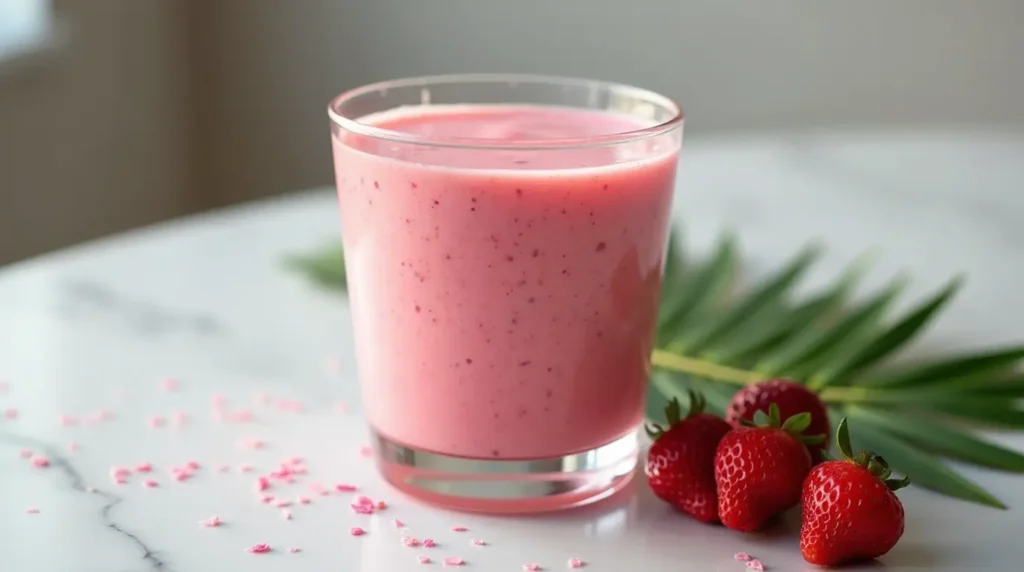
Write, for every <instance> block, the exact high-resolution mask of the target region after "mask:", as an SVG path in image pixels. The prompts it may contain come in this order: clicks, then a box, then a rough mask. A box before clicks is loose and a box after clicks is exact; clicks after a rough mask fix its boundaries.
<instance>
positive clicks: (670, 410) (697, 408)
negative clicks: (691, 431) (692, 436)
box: [644, 389, 707, 439]
mask: <svg viewBox="0 0 1024 572" xmlns="http://www.w3.org/2000/svg"><path fill="white" fill-rule="evenodd" d="M686 396H687V398H688V399H689V401H690V408H689V409H688V410H687V412H686V415H683V406H682V405H680V404H679V399H677V398H675V397H673V398H672V399H671V400H669V402H668V404H667V405H665V422H666V425H665V426H664V427H662V426H661V425H658V424H656V423H650V424H648V425H646V426H644V430H645V431H647V436H648V437H650V438H651V439H657V438H658V437H661V436H662V435H663V434H664V433H665V432H666V431H668V430H669V429H671V428H672V427H674V426H675V425H678V424H679V423H681V422H682V421H683V420H684V419H687V418H690V417H692V416H694V415H699V414H701V413H703V412H704V406H705V405H706V404H707V401H705V399H704V396H703V395H702V394H701V393H700V392H699V391H694V390H692V389H690V390H687V392H686Z"/></svg>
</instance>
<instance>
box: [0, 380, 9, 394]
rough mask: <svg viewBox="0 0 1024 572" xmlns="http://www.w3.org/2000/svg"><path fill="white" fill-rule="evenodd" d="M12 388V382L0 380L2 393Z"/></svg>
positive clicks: (0, 391)
mask: <svg viewBox="0 0 1024 572" xmlns="http://www.w3.org/2000/svg"><path fill="white" fill-rule="evenodd" d="M10 390H11V384H10V383H9V382H7V381H0V393H7V392H8V391H10Z"/></svg>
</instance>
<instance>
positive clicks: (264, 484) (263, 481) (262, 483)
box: [253, 477, 270, 491]
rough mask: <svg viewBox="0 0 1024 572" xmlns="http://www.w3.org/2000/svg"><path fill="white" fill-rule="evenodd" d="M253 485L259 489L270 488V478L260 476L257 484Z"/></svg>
mask: <svg viewBox="0 0 1024 572" xmlns="http://www.w3.org/2000/svg"><path fill="white" fill-rule="evenodd" d="M253 487H254V488H255V489H256V490H257V491H265V490H267V489H269V488H270V480H269V479H267V477H259V478H257V479H256V484H255V485H253Z"/></svg>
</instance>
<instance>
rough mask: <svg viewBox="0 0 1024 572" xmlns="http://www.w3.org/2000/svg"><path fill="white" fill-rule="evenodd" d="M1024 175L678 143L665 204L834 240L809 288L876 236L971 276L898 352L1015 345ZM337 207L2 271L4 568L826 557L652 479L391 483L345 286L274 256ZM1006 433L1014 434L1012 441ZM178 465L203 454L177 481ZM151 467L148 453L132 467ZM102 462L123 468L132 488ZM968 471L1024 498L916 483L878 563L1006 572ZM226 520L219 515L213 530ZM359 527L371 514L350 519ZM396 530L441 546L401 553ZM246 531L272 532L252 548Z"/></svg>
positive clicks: (328, 219) (883, 269)
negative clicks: (358, 367)
mask: <svg viewBox="0 0 1024 572" xmlns="http://www.w3.org/2000/svg"><path fill="white" fill-rule="evenodd" d="M1022 188H1024V134H1017V135H1014V134H1012V133H992V132H987V133H986V132H967V131H958V132H955V131H934V132H914V133H879V132H862V133H845V134H822V135H808V134H805V135H791V136H783V137H773V138H771V139H769V138H765V139H749V138H748V139H728V140H727V139H723V140H718V141H703V142H697V143H692V144H689V145H688V147H687V149H686V150H685V153H684V160H683V168H682V174H681V181H680V192H679V195H678V197H677V200H676V209H677V210H678V213H679V215H680V216H681V217H682V218H683V220H684V222H685V224H686V226H687V238H688V240H689V247H690V248H691V249H693V250H705V249H707V248H708V247H709V245H710V244H711V243H712V241H713V239H714V238H715V236H716V234H717V233H718V232H719V231H720V230H721V229H722V228H724V227H730V228H738V229H740V231H741V232H740V240H741V243H742V246H743V250H744V253H745V255H746V257H747V259H748V260H749V261H750V268H749V272H750V273H751V274H754V275H756V274H758V273H760V272H764V271H765V270H767V269H768V268H771V267H773V266H776V265H778V264H779V263H780V262H781V261H782V260H783V259H785V258H786V257H787V256H788V255H789V254H791V253H792V252H793V251H794V250H795V249H796V248H797V247H799V246H800V245H802V244H804V243H805V242H806V241H807V240H808V239H811V238H819V239H821V240H822V241H823V242H824V243H825V244H826V245H827V247H828V249H829V250H828V252H829V254H828V256H827V257H826V259H825V260H824V261H823V262H822V263H821V264H820V265H819V267H818V268H817V269H816V270H815V273H814V274H813V275H812V276H811V277H810V279H809V280H808V281H807V284H806V287H807V288H808V289H811V288H814V287H815V285H820V284H821V282H822V280H826V279H828V278H829V277H830V276H833V275H834V274H835V273H836V272H837V271H838V270H839V269H840V268H842V267H843V265H844V264H845V263H847V262H849V261H850V260H851V259H852V258H853V257H855V256H856V255H857V254H859V253H861V252H862V251H864V250H865V249H869V248H872V247H874V248H877V252H878V255H877V264H876V266H875V271H874V273H873V274H871V276H870V277H869V279H868V280H867V281H866V283H865V287H866V288H867V287H870V286H872V285H876V284H880V283H881V282H882V281H884V280H886V279H887V278H889V277H891V276H892V275H893V274H894V273H896V272H899V271H906V272H907V273H908V274H909V275H910V276H912V277H913V278H914V280H913V282H912V285H911V287H910V288H909V292H908V293H909V294H911V295H921V294H924V293H926V292H928V291H930V289H931V288H934V287H937V286H938V285H939V284H940V283H941V282H943V281H944V280H945V279H947V278H948V277H949V276H950V275H952V274H954V273H957V272H964V273H966V274H967V275H968V277H969V281H968V284H967V286H966V287H965V288H964V290H963V292H962V293H961V295H960V297H959V299H958V300H957V302H956V303H955V304H954V305H953V306H952V308H951V309H950V310H949V311H948V312H947V313H946V314H945V315H944V316H943V318H942V319H941V320H940V321H939V322H938V323H937V324H936V326H935V327H934V328H933V329H932V330H931V331H929V333H928V334H927V335H926V336H925V337H924V338H923V339H922V340H921V341H920V343H918V344H916V345H915V346H914V348H912V349H911V352H910V353H916V354H927V353H934V352H939V351H943V350H946V349H949V348H953V347H956V348H962V349H963V348H968V347H977V346H982V345H993V344H1002V343H1009V342H1020V341H1021V340H1022V339H1024V326H1022V325H1021V323H1020V322H1019V320H1020V316H1021V313H1020V309H1021V308H1024V288H1021V287H1020V283H1021V281H1022V280H1024V259H1022V258H1021V254H1020V248H1021V246H1022V245H1024V192H1021V189H1022ZM337 225H338V219H337V214H336V212H335V205H334V201H333V197H332V195H331V193H330V191H328V190H320V191H312V192H308V193H301V194H296V195H292V196H290V197H287V198H282V199H276V200H270V201H264V202H259V203H254V204H250V205H245V206H242V207H238V208H233V209H228V210H224V211H219V212H214V213H210V214H206V215H202V216H196V217H191V218H187V219H184V220H181V221H175V222H171V223H168V224H164V225H159V226H155V227H151V228H147V229H143V230H140V231H137V232H133V233H130V234H125V235H120V236H116V237H113V238H110V239H107V240H103V241H99V242H96V243H92V244H87V245H83V246H80V247H77V248H73V249H69V250H66V251H62V252H58V253H55V254H53V255H49V256H46V257H42V258H39V259H35V260H31V261H28V262H24V263H20V264H16V265H13V266H10V267H7V268H5V269H2V270H0V380H3V385H0V412H2V413H3V415H0V483H2V485H3V486H2V487H0V569H2V570H3V571H4V572H62V571H68V572H93V571H96V572H101V571H102V572H129V571H131V572H136V571H137V572H143V571H156V570H164V571H182V572H208V571H209V572H212V571H219V570H246V571H260V570H267V571H270V570H308V571H320V570H323V571H328V570H330V571H356V570H359V571H364V572H370V571H374V572H376V571H389V572H399V571H402V570H424V569H429V568H425V567H424V566H422V565H420V564H418V563H417V561H416V556H417V555H420V554H426V555H429V556H431V557H432V558H433V559H434V564H431V566H434V567H437V568H440V567H443V566H442V564H441V563H440V561H441V559H442V558H443V557H445V556H455V557H461V558H463V559H465V562H466V565H465V568H466V569H472V570H486V571H492V570H493V571H500V570H509V571H517V570H521V567H522V565H523V564H524V563H528V562H536V563H539V564H540V565H542V566H543V569H545V570H559V569H565V568H566V562H567V560H568V559H569V558H573V557H577V558H580V559H582V560H583V561H585V562H586V563H587V568H586V569H587V570H593V571H594V572H599V571H612V570H641V569H642V570H651V571H661V570H665V571H668V570H673V571H675V570H701V571H704V570H715V571H737V572H739V571H740V570H743V569H744V568H743V565H742V563H738V562H736V561H734V560H733V554H734V553H735V552H738V551H745V552H749V553H751V554H753V555H755V556H756V557H758V558H760V559H761V560H762V561H763V562H764V563H765V565H766V566H767V567H768V568H769V569H771V570H805V569H813V567H811V566H808V565H806V564H804V563H803V561H802V560H801V558H800V556H799V551H798V549H797V546H796V539H795V532H794V531H795V528H794V526H795V520H794V518H789V519H787V520H785V521H784V522H782V523H781V524H779V525H778V526H776V527H775V528H774V529H772V530H770V531H768V532H766V533H764V534H757V535H746V536H744V535H740V534H737V533H733V532H729V531H727V530H724V529H722V528H720V527H709V526H703V525H700V524H697V523H695V522H693V521H690V520H688V519H687V518H684V517H682V516H680V515H678V514H676V513H674V512H673V511H672V510H670V509H669V508H667V507H666V506H663V505H661V504H660V503H658V502H657V501H656V500H655V499H653V497H652V496H651V495H650V494H649V493H648V492H647V490H646V487H645V486H644V485H643V482H642V479H641V480H638V481H637V483H636V486H634V487H633V488H632V490H630V491H628V492H627V494H624V495H620V496H618V497H617V498H614V499H611V500H610V501H608V502H606V503H603V504H600V505H598V506H594V507H590V508H586V509H582V510H577V511H572V512H567V513H562V514H556V515H548V516H541V517H516V518H498V517H485V516H475V515H464V514H455V513H449V512H444V511H439V510H435V509H432V508H429V507H425V506H421V505H418V504H415V503H413V502H411V501H410V500H408V499H406V498H403V497H402V496H400V495H399V494H398V493H397V492H394V491H392V490H390V489H388V488H387V486H385V485H384V484H383V483H382V482H381V481H380V479H379V478H377V477H376V476H375V473H374V470H373V467H372V466H371V464H370V462H369V461H368V460H367V459H365V458H364V457H363V456H362V455H361V452H360V448H361V447H362V446H363V445H364V443H365V439H366V433H365V430H364V428H363V423H362V421H361V418H360V414H359V405H358V395H357V392H358V389H357V385H356V380H355V373H354V372H355V369H354V363H353V362H352V359H351V337H352V333H351V330H350V326H349V315H348V309H347V306H346V302H345V301H344V299H343V298H340V297H338V296H337V295H334V294H331V293H327V292H323V291H319V290H317V289H315V288H313V287H311V286H310V285H309V284H307V283H305V282H304V281H303V280H302V279H301V278H299V277H297V276H295V275H293V274H291V273H289V272H286V271H284V270H283V269H282V265H281V260H282V257H283V256H284V255H285V254H287V253H294V252H303V251H306V250H308V249H310V248H313V247H316V246H319V245H321V244H322V243H323V242H325V241H329V240H334V239H336V238H337V237H338V230H337ZM911 298H913V296H910V297H909V298H908V299H907V303H909V301H910V299H911ZM167 378H173V379H175V380H178V383H177V385H176V387H168V386H167V384H165V382H164V381H163V380H165V379H167ZM217 400H222V401H223V403H224V406H223V408H222V410H223V411H224V412H226V413H225V414H224V415H220V417H226V418H222V419H218V415H217V414H215V407H214V405H213V403H214V402H215V401H217ZM249 414H251V419H247V417H248V416H249ZM161 421H162V422H163V424H162V425H159V423H160V422H161ZM154 424H156V425H159V426H156V427H153V426H151V425H154ZM993 438H994V439H996V440H998V441H1000V442H1002V443H1006V444H1010V445H1013V446H1016V447H1018V448H1024V435H1021V434H1016V435H1013V434H1004V435H993ZM23 450H25V451H30V452H31V453H32V454H33V455H36V456H37V458H38V457H45V458H46V459H48V460H49V462H50V465H49V467H44V468H37V467H35V466H33V460H32V458H22V456H21V452H22V451H23ZM292 457H301V458H303V459H304V460H305V463H304V466H305V467H307V468H308V473H307V474H305V475H299V476H298V477H297V479H296V482H295V483H293V484H281V483H275V484H274V485H273V487H272V488H271V489H269V490H268V491H267V494H270V495H273V496H274V497H275V498H277V499H282V498H283V499H286V500H288V501H291V502H292V503H294V504H293V505H292V506H289V507H278V506H275V504H274V502H271V503H262V502H260V501H259V500H258V499H257V495H256V494H255V493H254V492H253V490H252V486H253V482H254V481H255V479H256V477H255V475H256V474H257V472H260V473H263V472H267V471H269V470H272V469H274V468H276V467H277V466H278V465H279V464H280V463H281V461H282V460H284V459H289V458H292ZM189 462H196V463H198V465H199V468H198V469H195V470H193V471H192V472H191V478H188V479H186V480H184V481H177V480H175V478H174V474H175V473H174V468H175V467H184V466H186V465H187V464H188V463H189ZM140 463H151V464H152V466H153V469H152V472H150V473H138V472H136V471H135V470H134V467H135V466H136V465H138V464H140ZM246 464H249V465H251V466H252V467H253V468H254V470H255V472H252V473H248V472H244V468H245V465H246ZM222 465H223V468H226V471H224V472H221V470H223V469H222V467H221V466H222ZM114 466H124V467H129V468H132V474H131V475H130V476H129V477H128V478H127V482H126V483H125V484H123V485H118V484H115V482H114V480H113V479H112V477H111V475H110V471H111V468H112V467H114ZM964 472H965V474H967V475H968V476H969V477H971V478H973V479H976V480H977V481H979V482H980V483H982V484H984V485H985V486H987V487H989V488H990V489H991V490H992V491H994V492H995V493H996V495H997V496H999V497H1000V498H1001V499H1002V500H1004V501H1005V502H1006V503H1007V504H1009V505H1010V506H1011V507H1012V509H1011V510H1010V511H1005V512H1000V511H994V510H991V509H985V508H980V507H977V506H974V505H970V504H966V503H962V502H958V501H954V500H950V499H945V498H942V497H939V496H936V495H934V494H931V493H928V492H926V491H922V490H919V489H916V488H911V489H908V490H906V491H903V492H901V498H902V499H903V502H904V504H905V506H906V507H907V515H908V517H907V531H906V534H905V536H904V538H903V540H902V542H901V543H900V544H899V545H898V546H897V547H896V548H895V549H894V550H893V551H892V552H891V553H890V554H889V555H888V556H887V557H885V558H884V559H883V562H884V564H881V565H879V564H876V565H874V566H873V567H871V569H886V570H908V571H909V570H926V569H927V570H940V569H941V570H994V569H1002V568H1000V567H1001V566H1009V565H1010V564H1011V563H1013V562H1015V561H1016V560H1017V559H1018V557H1017V555H1016V549H1015V545H1014V544H1013V542H1014V541H1016V540H1017V539H1018V538H1019V534H1020V532H1019V531H1020V530H1022V529H1024V480H1021V477H1018V476H1012V475H1005V474H996V473H992V472H988V471H984V470H980V469H975V468H971V467H966V468H964ZM147 480H153V481H155V483H156V486H155V487H147V486H145V481H147ZM312 483H322V484H323V485H325V486H330V487H333V486H334V485H335V484H338V483H350V484H355V485H357V486H358V487H359V488H360V492H361V493H363V494H366V495H367V496H370V497H372V498H374V499H381V500H385V501H386V502H387V503H388V505H389V507H388V508H387V509H386V510H385V511H382V512H380V513H378V514H377V515H374V516H364V515H357V514H353V513H352V511H351V510H349V508H348V502H349V498H350V496H351V494H346V495H343V494H341V493H337V492H333V493H331V494H329V495H327V496H321V495H320V494H318V493H317V492H316V491H315V490H314V491H311V490H310V488H309V485H310V484H312ZM301 496H308V497H309V498H310V499H311V502H310V504H308V505H306V504H299V502H298V501H299V497H301ZM33 508H34V509H37V510H38V512H37V513H34V514H33V513H30V512H28V511H29V509H33ZM286 510H287V511H290V514H291V515H292V519H291V520H286V518H285V511H286ZM213 515H217V516H218V517H220V519H221V520H222V522H223V525H222V526H220V527H216V528H208V527H204V526H202V525H200V524H199V522H200V521H201V520H204V519H208V518H209V517H211V516H213ZM393 519H400V520H401V521H403V522H404V524H405V525H406V526H407V527H408V531H405V532H402V531H400V530H398V529H396V528H395V526H394V524H393ZM454 525H462V526H466V527H468V528H469V530H468V531H467V532H461V533H460V532H454V531H452V530H451V528H452V527H453V526H454ZM352 526H361V527H363V528H365V529H366V530H367V531H368V533H367V534H366V535H364V536H362V537H358V538H357V537H352V536H350V535H349V528H350V527H352ZM402 534H407V535H411V536H415V537H418V538H421V539H422V538H424V537H431V538H433V539H434V540H435V541H436V542H437V544H438V546H437V547H436V548H431V549H424V548H408V547H405V546H403V544H402V542H401V541H400V537H401V535H402ZM472 538H478V539H482V540H484V541H486V543H487V544H486V545H485V546H474V545H473V544H472V543H471V539H472ZM257 543H268V544H270V545H271V546H272V548H273V551H272V552H271V553H270V554H264V555H253V554H250V553H247V552H246V551H245V549H246V548H247V547H249V546H251V545H254V544H257ZM289 547H297V548H300V549H301V551H300V552H297V553H291V552H289V550H288V549H289Z"/></svg>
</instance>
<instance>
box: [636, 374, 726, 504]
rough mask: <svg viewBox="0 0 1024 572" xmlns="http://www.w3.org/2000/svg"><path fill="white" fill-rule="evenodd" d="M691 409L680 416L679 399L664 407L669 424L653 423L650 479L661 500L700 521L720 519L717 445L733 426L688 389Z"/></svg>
mask: <svg viewBox="0 0 1024 572" xmlns="http://www.w3.org/2000/svg"><path fill="white" fill-rule="evenodd" d="M689 396H690V411H689V412H688V413H687V415H686V417H685V418H680V413H681V411H680V406H679V400H677V399H673V400H672V401H671V402H669V404H668V405H667V406H666V407H665V417H666V420H667V421H668V427H667V428H662V427H659V426H657V425H652V426H651V427H649V428H648V429H647V433H648V434H649V435H650V436H651V438H652V439H654V443H653V444H652V445H651V448H650V450H649V451H648V453H647V467H646V470H645V472H646V473H647V482H648V483H649V484H650V485H651V490H652V491H654V494H655V495H656V496H657V497H658V498H660V499H661V500H663V501H665V502H667V503H668V504H670V505H672V506H674V507H676V508H677V509H679V510H681V511H683V512H685V513H686V514H689V515H690V516H692V517H693V518H695V519H697V520H699V521H701V522H715V521H717V520H718V495H717V494H716V493H715V467H714V459H715V448H716V447H717V446H718V442H719V441H720V440H721V439H722V436H723V435H725V434H726V433H728V432H729V431H730V430H731V429H732V427H731V426H730V425H729V424H728V423H726V422H725V421H724V420H723V419H721V418H719V417H715V416H714V415H711V414H710V413H704V398H703V397H702V396H701V395H700V394H699V393H695V392H693V391H690V392H689Z"/></svg>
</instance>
